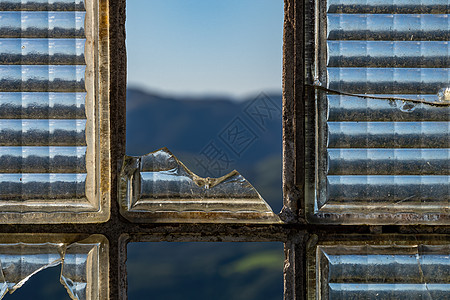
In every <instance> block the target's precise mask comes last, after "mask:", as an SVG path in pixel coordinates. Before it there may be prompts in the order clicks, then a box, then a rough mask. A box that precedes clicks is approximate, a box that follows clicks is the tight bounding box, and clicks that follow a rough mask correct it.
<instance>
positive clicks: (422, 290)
mask: <svg viewBox="0 0 450 300" xmlns="http://www.w3.org/2000/svg"><path fill="white" fill-rule="evenodd" d="M386 240H387V241H384V242H381V243H376V242H374V241H369V242H367V243H361V242H356V243H355V242H348V243H345V242H339V243H337V244H331V243H328V244H326V245H319V246H318V247H317V248H316V251H315V253H314V254H313V255H312V256H314V257H310V263H309V269H310V271H311V272H313V270H314V269H315V270H316V271H315V272H316V274H315V275H312V276H310V282H309V284H310V285H309V286H310V288H311V290H310V291H309V297H308V299H447V298H448V295H449V293H450V277H449V276H448V274H450V244H448V243H445V242H444V243H443V244H436V243H439V242H437V241H436V242H423V243H421V242H417V241H416V242H405V241H402V240H401V238H399V239H395V238H394V239H393V240H392V241H389V238H386ZM314 260H315V262H314ZM314 266H315V268H314Z"/></svg>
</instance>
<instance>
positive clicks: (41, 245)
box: [0, 235, 108, 300]
mask: <svg viewBox="0 0 450 300" xmlns="http://www.w3.org/2000/svg"><path fill="white" fill-rule="evenodd" d="M45 241H47V242H45ZM48 241H51V242H48ZM107 259H108V257H107V241H106V239H105V238H104V237H102V236H98V235H95V236H90V237H88V238H86V237H84V238H79V237H77V236H75V235H67V236H52V235H46V236H36V235H4V236H3V237H2V239H1V241H0V299H1V298H3V297H4V296H5V294H6V293H7V292H9V293H13V292H14V291H15V290H17V289H19V288H20V287H21V286H22V285H24V284H26V282H27V281H28V280H29V279H30V278H31V277H32V276H33V275H34V274H36V273H38V272H40V271H42V270H44V269H46V268H49V267H54V266H58V265H61V268H62V270H61V278H60V281H61V284H63V286H64V287H65V288H66V290H67V292H68V294H69V296H70V297H71V298H72V299H78V300H81V299H104V297H106V295H107V290H108V285H107V282H108V276H107V273H108V271H107V270H108V269H107Z"/></svg>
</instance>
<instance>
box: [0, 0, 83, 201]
mask: <svg viewBox="0 0 450 300" xmlns="http://www.w3.org/2000/svg"><path fill="white" fill-rule="evenodd" d="M84 27H85V8H84V2H83V1H82V0H45V1H44V0H33V1H31V0H30V1H29V0H2V1H0V200H30V199H41V200H42V199H72V200H73V199H80V198H84V197H85V196H86V195H85V181H86V173H87V171H86V136H85V131H86V130H85V128H86V113H85V96H86V88H85V69H86V63H85V58H84V51H85V33H84Z"/></svg>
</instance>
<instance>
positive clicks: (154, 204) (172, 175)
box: [119, 148, 279, 223]
mask: <svg viewBox="0 0 450 300" xmlns="http://www.w3.org/2000/svg"><path fill="white" fill-rule="evenodd" d="M120 180H121V181H120V196H119V197H120V199H119V201H120V208H121V211H122V213H123V215H124V216H125V217H126V218H128V219H130V220H133V221H139V222H182V221H185V222H211V221H220V222H241V223H242V222H245V223H248V222H257V223H261V222H262V223H273V222H279V219H278V217H277V216H276V215H275V214H274V213H273V212H272V209H271V208H270V206H269V205H268V204H267V203H266V202H265V201H264V200H263V199H262V198H261V196H260V195H259V194H258V192H257V191H256V190H255V189H254V188H253V186H252V185H251V184H250V183H249V182H248V181H247V180H246V179H245V178H244V177H242V175H240V174H239V173H238V172H237V171H233V172H231V173H229V174H227V175H225V176H223V177H220V178H209V177H207V178H202V177H199V176H197V175H195V174H194V173H192V172H191V171H190V170H189V169H187V168H186V166H185V165H184V164H183V163H182V162H180V161H179V160H178V159H177V158H176V157H175V156H174V155H173V154H172V153H171V152H170V151H169V150H167V149H166V148H163V149H160V150H158V151H155V152H152V153H149V154H147V155H144V156H141V157H132V156H127V157H126V158H125V160H124V163H123V166H122V171H121V178H120Z"/></svg>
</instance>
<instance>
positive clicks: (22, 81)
mask: <svg viewBox="0 0 450 300" xmlns="http://www.w3.org/2000/svg"><path fill="white" fill-rule="evenodd" d="M124 9H125V1H119V0H109V1H107V0H98V1H94V0H86V1H81V0H42V1H41V0H37V1H29V0H5V1H1V2H0V57H1V61H0V80H1V81H0V83H1V84H0V131H1V132H0V133H1V134H0V211H1V212H0V215H1V218H0V223H2V224H1V225H0V231H1V235H0V263H1V268H0V292H1V295H0V296H4V295H5V294H6V293H7V292H13V291H14V290H16V289H18V288H19V287H20V286H22V285H23V284H25V283H26V281H27V279H29V278H30V276H32V275H33V274H36V272H38V271H39V270H43V269H45V268H48V267H60V268H61V275H60V281H61V283H62V284H63V286H64V287H65V288H66V289H67V291H68V294H69V295H70V297H71V298H72V299H126V288H127V284H126V257H127V252H126V251H127V246H126V245H127V243H134V242H160V241H171V242H205V241H207V242H222V241H228V242H242V241H245V242H274V241H277V242H283V243H284V249H285V261H284V268H283V272H284V297H285V299H307V298H309V299H327V298H328V299H348V298H352V297H353V298H364V297H369V298H376V297H379V298H394V299H395V298H397V299H398V298H403V299H409V298H413V299H414V298H430V299H433V298H443V297H446V295H447V294H448V292H449V278H448V276H447V274H448V273H449V270H448V261H449V255H450V251H449V245H450V243H449V233H450V231H449V228H448V226H443V225H448V220H449V214H448V200H449V199H448V198H449V194H450V193H449V170H448V166H449V150H448V149H449V148H450V147H449V144H448V141H449V124H450V123H449V119H448V111H449V104H448V94H449V93H448V29H449V27H448V3H447V2H445V1H441V0H432V1H431V0H430V1H428V0H422V1H419V0H417V1H416V0H410V1H406V0H395V1H388V0H386V1H384V0H379V1H372V2H371V3H369V2H367V1H363V0H361V1H360V0H329V1H317V2H314V1H306V2H305V1H300V0H285V26H284V60H283V68H284V71H283V105H284V107H283V122H284V128H283V133H284V140H283V147H284V152H283V167H284V170H283V174H284V175H283V176H284V178H283V181H284V182H283V185H284V207H283V210H282V213H281V214H280V215H275V214H274V213H273V212H272V211H271V210H270V208H268V206H267V205H266V204H265V203H264V202H263V201H262V199H261V198H260V197H258V195H257V192H256V191H255V190H254V189H253V188H251V186H249V185H248V182H246V181H245V179H243V178H242V177H241V176H240V175H239V174H237V173H232V174H230V175H229V176H226V177H224V178H219V179H211V178H200V177H198V176H196V175H194V174H193V173H192V172H190V171H189V170H188V169H187V168H185V167H184V165H183V164H182V163H181V162H180V161H179V160H178V159H176V158H175V157H174V156H173V155H172V154H171V153H170V152H169V151H168V150H166V149H164V148H163V149H161V150H158V151H156V152H153V153H150V154H149V155H147V156H142V157H138V158H131V157H126V156H124V155H125V153H124V144H125V143H124V141H125V139H124V134H125V133H124V132H125V130H124V126H125V120H124V119H123V116H122V115H123V114H124V112H125V108H124V106H125V105H124V103H125V98H126V97H125V88H126V84H125V81H126V74H125V73H126V72H125V70H126V62H125V52H124V39H125V34H124V33H125V32H124V23H125V21H124V19H125V15H124ZM83 47H84V48H83ZM110 96H111V97H110ZM153 129H154V128H150V129H149V130H153ZM237 150H238V151H240V149H237ZM199 200H200V201H199ZM177 201H179V202H180V203H181V205H180V204H179V203H177ZM242 204H243V205H242ZM155 207H158V208H157V209H155ZM160 207H163V209H162V210H161V209H160ZM242 207H244V208H242ZM180 208H188V210H187V211H184V212H183V210H182V209H180ZM192 209H193V210H192ZM120 210H122V213H123V214H124V216H125V218H122V216H121V215H120ZM198 211H201V212H202V213H200V214H198V213H197V212H198ZM236 212H239V213H236ZM110 216H111V218H110ZM207 217H211V218H210V219H208V218H207ZM200 221H201V222H200ZM366 224H370V226H369V225H366ZM417 224H420V226H418V225H417ZM344 225H345V226H344ZM430 225H432V226H430ZM144 280H145V278H144Z"/></svg>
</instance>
